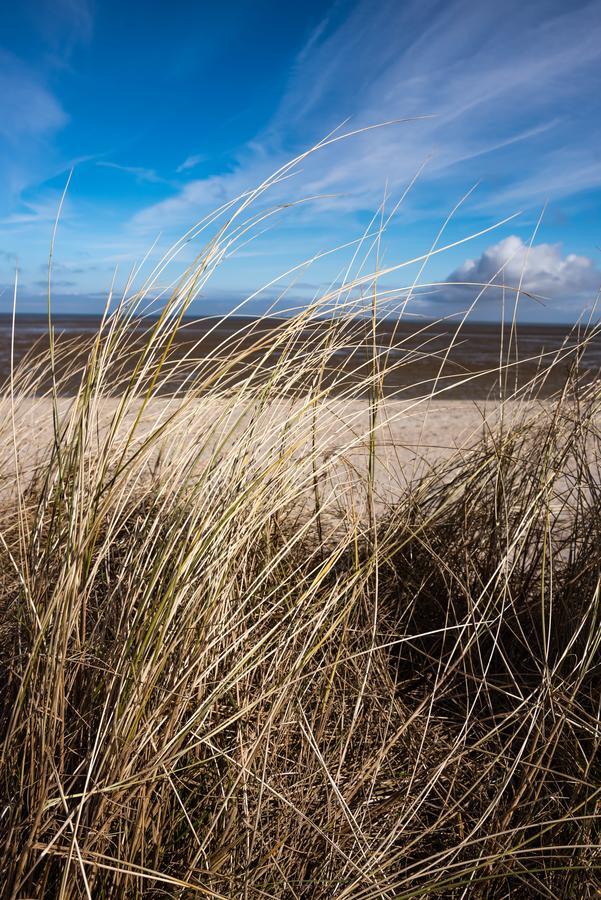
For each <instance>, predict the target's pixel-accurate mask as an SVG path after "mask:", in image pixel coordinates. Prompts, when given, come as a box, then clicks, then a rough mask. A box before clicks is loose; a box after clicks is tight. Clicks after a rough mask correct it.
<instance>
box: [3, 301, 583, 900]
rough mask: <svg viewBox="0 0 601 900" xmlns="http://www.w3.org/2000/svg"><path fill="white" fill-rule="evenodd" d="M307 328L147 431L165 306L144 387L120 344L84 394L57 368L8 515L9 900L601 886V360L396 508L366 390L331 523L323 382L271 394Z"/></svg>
mask: <svg viewBox="0 0 601 900" xmlns="http://www.w3.org/2000/svg"><path fill="white" fill-rule="evenodd" d="M109 326H110V329H112V330H110V331H109V333H108V337H107V338H106V340H107V341H108V342H109V343H110V341H113V342H114V344H115V346H117V350H118V354H119V357H118V358H119V359H122V358H123V357H124V356H126V355H127V353H126V349H125V350H124V341H125V337H123V335H124V334H125V330H124V331H123V332H121V331H119V327H120V326H119V324H118V322H117V325H115V324H114V322H112V323H111V320H109ZM304 326H305V322H304V321H303V318H302V316H301V318H300V321H299V322H298V323H296V324H294V323H292V324H291V323H286V324H285V325H283V326H282V331H283V333H284V338H282V339H280V337H279V336H278V334H276V333H274V337H273V339H272V340H274V341H275V340H280V341H281V342H280V346H281V347H282V348H283V349H282V352H281V355H280V362H278V364H277V368H276V369H275V370H274V371H273V372H271V374H269V375H268V377H265V376H264V373H263V375H262V377H261V381H260V383H259V384H258V385H256V386H253V385H252V384H250V385H249V384H248V383H246V384H244V385H243V386H242V387H240V388H239V389H235V388H232V387H231V385H229V386H228V391H229V393H226V392H225V391H224V390H222V386H220V385H219V383H217V384H216V382H215V376H214V373H213V371H212V370H210V369H206V367H205V368H201V370H200V373H201V374H200V375H198V377H197V382H195V384H196V387H195V388H194V391H192V390H191V389H190V390H189V391H188V393H184V394H183V395H182V396H181V397H180V398H179V399H178V400H177V402H176V403H175V406H174V407H173V408H174V410H175V411H174V412H173V413H172V412H171V407H170V406H169V404H167V405H166V406H159V407H157V409H158V412H157V413H156V416H155V417H154V419H153V424H152V426H151V428H150V431H148V432H144V431H143V430H142V431H140V422H141V418H140V415H141V414H140V409H141V408H145V407H146V406H147V404H148V403H149V401H150V400H151V399H153V396H154V394H153V392H155V393H156V391H155V386H156V385H157V374H160V371H161V365H163V364H164V363H165V361H166V360H167V361H168V360H169V356H168V354H167V352H166V350H165V347H167V348H168V346H169V335H170V332H169V329H167V330H166V332H165V335H164V336H163V337H162V338H161V340H158V339H156V335H157V333H158V331H157V326H156V325H153V326H152V331H151V338H150V339H149V343H148V344H147V345H142V349H141V350H140V351H139V352H140V354H141V355H140V357H139V360H138V362H139V364H138V365H137V366H136V365H134V366H133V367H130V368H129V369H127V370H126V375H125V376H124V377H125V384H123V383H121V382H120V383H119V384H116V383H114V382H113V383H111V381H110V378H109V376H108V375H107V366H106V361H104V362H103V361H102V358H103V352H104V344H103V343H101V342H100V340H99V341H98V342H96V343H94V345H93V346H92V348H91V350H90V353H89V358H88V361H87V363H86V365H85V366H84V369H83V371H82V372H80V373H79V384H80V387H79V388H78V392H77V394H76V396H75V398H74V399H72V400H71V401H69V403H68V405H67V407H66V409H62V407H61V408H60V409H59V402H58V394H59V391H58V390H57V388H56V385H55V386H54V388H53V391H52V393H51V396H50V401H49V402H51V406H52V411H53V422H54V425H53V432H52V440H51V441H50V442H49V444H48V447H47V450H46V456H45V457H44V458H43V459H42V462H41V463H40V465H39V466H38V468H37V470H36V473H35V474H34V475H30V476H28V477H26V474H25V472H24V471H23V472H21V475H20V480H19V482H18V484H17V493H16V494H12V495H10V499H9V501H7V502H6V503H5V508H4V510H3V521H2V531H1V535H2V547H1V554H2V570H1V576H2V581H1V590H2V597H1V609H2V625H1V644H0V652H1V666H2V682H1V684H2V686H1V695H0V698H1V709H0V712H1V720H2V734H3V738H2V744H1V754H2V755H1V766H2V768H1V777H2V782H1V783H2V793H3V803H2V810H1V813H2V814H1V816H0V853H1V858H2V860H3V879H4V882H3V894H4V896H6V897H11V898H15V900H16V898H21V900H22V898H24V897H36V898H42V897H44V898H45V897H48V898H50V897H52V898H54V897H59V898H77V897H88V898H89V897H93V898H102V897H125V898H129V897H131V898H135V897H145V898H154V897H156V898H158V897H165V896H170V897H181V898H183V897H192V896H197V895H199V896H205V897H227V898H230V897H240V898H245V900H246V898H257V900H258V898H265V897H274V898H291V900H292V898H324V900H325V898H332V897H337V898H354V900H367V898H380V897H383V898H393V897H413V896H444V897H452V898H454V897H458V898H459V897H464V896H473V897H487V898H488V897H490V898H501V897H508V896H511V897H516V898H520V897H533V896H541V897H561V898H563V897H570V896H574V897H593V896H597V894H598V892H599V887H600V884H599V865H600V861H599V849H600V840H599V803H600V791H599V784H600V777H599V776H600V774H601V773H600V762H599V741H600V739H601V728H600V723H599V709H600V703H601V696H600V683H601V682H600V672H599V665H600V649H599V645H600V642H601V628H600V624H601V622H600V617H601V609H600V599H599V592H600V585H601V571H600V558H599V543H600V538H601V513H600V509H601V506H600V504H599V500H600V497H599V493H600V480H599V431H598V412H599V400H600V399H601V393H600V389H599V386H598V384H595V383H589V384H588V386H587V385H585V386H583V387H579V385H578V382H577V380H574V381H573V383H572V384H571V385H570V386H569V389H566V391H565V392H564V393H563V394H562V395H561V396H559V397H558V398H556V400H555V401H554V402H549V403H545V404H541V405H540V406H538V407H537V409H536V411H535V412H532V413H525V414H524V415H523V416H522V417H521V419H519V421H518V420H512V421H509V422H508V421H506V420H505V419H504V418H501V419H500V421H498V422H497V423H496V424H495V425H494V426H491V428H490V430H489V431H488V432H486V433H485V434H484V436H483V438H482V440H481V441H480V443H479V444H477V445H476V446H473V447H471V448H469V450H468V449H466V450H465V452H463V453H462V454H459V455H458V456H455V457H454V458H452V459H451V460H450V461H448V462H446V463H441V464H439V465H438V466H435V467H434V468H433V469H432V470H430V471H429V472H428V473H427V474H426V475H423V477H421V478H420V479H419V480H417V481H414V482H412V483H410V484H409V485H408V486H407V488H406V490H405V492H404V494H403V496H402V497H401V499H400V500H399V501H398V503H397V504H396V505H395V507H394V509H392V510H390V511H388V512H387V513H386V515H383V514H381V513H380V512H378V510H377V509H376V507H375V506H374V503H373V496H372V493H373V467H374V465H375V464H376V462H377V447H376V443H375V440H372V439H373V438H374V434H375V423H376V421H377V416H378V414H381V415H383V413H378V410H379V407H378V402H379V401H378V397H379V394H378V393H377V391H375V390H371V393H370V394H369V396H370V397H371V399H370V400H369V409H370V416H371V423H372V425H371V429H370V432H369V435H368V437H369V438H370V441H371V443H370V450H369V465H368V466H367V469H366V474H365V476H362V478H363V482H362V484H363V487H364V488H365V491H364V493H365V495H366V497H367V506H366V508H367V511H368V516H367V519H365V518H363V519H360V518H357V516H353V515H350V514H349V515H348V516H347V518H344V517H342V519H340V518H339V520H338V522H337V524H336V527H330V526H329V525H328V522H329V521H330V520H329V519H328V514H329V513H332V511H333V506H332V502H330V501H329V500H328V497H327V495H326V492H325V488H324V487H323V485H324V481H323V479H322V475H323V474H324V473H323V471H321V470H320V466H322V462H321V460H322V458H323V454H322V453H321V450H320V447H319V440H320V438H319V433H318V432H317V431H315V429H314V422H315V419H314V413H315V409H316V406H315V397H316V396H317V394H316V393H315V390H314V391H313V393H309V395H305V394H301V395H299V394H298V391H297V395H296V396H297V401H298V402H299V403H300V412H298V409H297V408H295V409H297V411H295V412H294V414H293V415H292V417H291V418H290V419H286V418H285V419H284V420H282V419H281V418H280V419H271V418H270V416H271V412H270V410H271V408H272V400H273V399H274V398H277V397H280V396H282V395H284V394H286V392H287V390H288V388H290V385H294V384H298V383H300V382H299V380H298V379H296V375H295V372H296V370H297V369H298V366H299V365H301V363H299V360H300V359H302V360H304V362H302V365H303V366H304V367H305V368H304V370H303V372H302V375H303V379H302V382H303V384H306V382H307V381H309V382H310V383H311V384H313V385H314V386H315V385H317V386H318V387H319V383H320V382H319V379H320V377H321V375H322V374H323V372H324V370H325V364H324V361H323V360H324V358H327V359H329V360H331V359H333V358H335V355H336V352H337V345H336V341H335V331H334V330H332V331H331V332H330V333H328V334H327V335H326V338H325V339H324V343H323V347H322V350H320V351H319V352H317V353H316V356H315V359H313V360H312V361H311V362H310V365H311V366H313V369H312V370H309V368H308V365H309V364H308V363H307V362H306V355H305V356H303V352H302V351H303V347H302V340H301V338H300V337H299V335H300V334H301V332H302V329H303V327H304ZM169 327H171V326H169ZM174 327H176V326H174ZM287 329H288V334H289V338H286V330H287ZM332 329H334V326H332ZM347 330H348V329H347ZM115 335H116V337H115ZM136 339H137V338H136ZM103 340H104V338H103ZM345 340H347V338H346V337H345ZM152 341H154V342H155V345H154V349H153V344H152ZM286 341H287V343H286ZM297 349H298V355H297V356H295V355H294V354H295V353H296V351H297ZM80 350H81V348H79V349H78V354H79V355H78V359H80V358H81V352H80ZM112 352H115V353H116V352H117V351H116V350H115V351H112ZM320 353H321V354H322V355H321V356H320V355H319V354H320ZM240 354H241V358H242V359H244V358H245V354H247V348H242V350H241V351H240ZM157 360H158V362H157ZM282 360H283V362H282ZM78 364H79V363H78ZM67 369H68V366H67ZM132 370H133V372H134V374H133V376H132V375H131V374H128V373H131V371H132ZM44 371H45V372H46V375H47V369H46V370H44ZM119 371H120V372H121V374H120V375H119V377H122V370H121V369H120V370H119ZM311 372H313V374H314V377H311V378H309V377H308V376H309V375H311ZM374 372H375V373H376V375H375V376H374V381H372V382H371V383H369V384H367V387H370V388H374V385H375V384H376V380H377V378H379V377H381V374H382V372H381V369H380V368H378V367H375V368H374ZM67 374H68V377H69V378H72V377H73V372H72V371H71V372H70V373H69V372H68V373H67ZM46 375H44V377H46ZM201 376H202V377H201ZM20 377H22V378H23V379H25V380H24V381H22V382H21V387H23V385H25V386H26V387H27V388H28V389H29V390H30V389H31V385H32V383H35V379H34V380H33V381H32V377H33V376H32V375H31V372H30V371H29V370H28V372H27V374H26V375H23V376H20ZM66 377H67V376H66ZM136 378H137V379H138V382H137V383H138V385H142V387H141V388H139V389H137V391H136V390H134V389H133V388H132V383H133V382H132V379H134V380H135V379H136ZM202 378H204V379H205V381H202ZM128 379H129V380H128ZM295 379H296V380H295ZM335 380H336V379H335V378H334V379H330V383H331V382H332V381H335ZM199 382H200V383H199ZM19 384H20V382H19V381H18V379H16V380H14V381H13V383H12V385H11V389H10V398H11V402H12V398H14V396H15V394H16V393H17V388H18V387H19ZM211 385H212V387H211ZM266 385H267V387H266ZM341 385H342V387H341ZM365 386H366V385H365V384H364V385H363V387H365ZM338 387H339V389H340V390H343V389H344V380H343V379H342V377H340V378H338ZM156 390H158V388H156ZM236 390H238V392H237V393H236ZM103 398H104V399H103ZM106 398H109V399H110V398H113V400H114V398H117V400H116V401H115V402H113V401H111V402H113V405H112V406H110V404H109V415H108V422H105V424H104V425H103V426H102V427H100V425H99V417H100V414H101V413H102V410H103V409H105V407H103V406H102V403H108V400H106ZM119 398H125V399H124V400H121V401H120V400H119ZM174 402H175V401H174ZM136 404H137V405H136ZM140 404H141V406H140ZM194 404H196V405H194ZM211 404H212V405H211ZM61 409H62V411H61ZM240 409H242V410H243V412H242V413H240V412H239V411H240ZM249 409H250V410H251V412H250V414H249V412H248V410H249ZM13 410H14V404H13ZM191 410H192V414H191V412H190V411H191ZM203 410H204V413H205V414H204V416H203V415H202V411H203ZM128 411H129V413H130V414H131V416H130V418H129V419H128V418H127V415H126V413H127V412H128ZM249 416H250V417H249ZM528 416H530V418H529V417H528ZM132 423H133V424H132ZM192 423H196V424H195V425H194V428H196V430H194V429H193V428H192ZM13 437H14V436H13ZM226 437H227V440H226ZM9 444H10V442H9ZM307 446H308V447H309V451H308V452H299V447H300V448H301V450H302V449H303V448H305V449H306V447H307ZM311 448H312V449H311ZM308 499H309V500H310V502H309V504H308V512H307V502H308ZM328 504H329V505H328Z"/></svg>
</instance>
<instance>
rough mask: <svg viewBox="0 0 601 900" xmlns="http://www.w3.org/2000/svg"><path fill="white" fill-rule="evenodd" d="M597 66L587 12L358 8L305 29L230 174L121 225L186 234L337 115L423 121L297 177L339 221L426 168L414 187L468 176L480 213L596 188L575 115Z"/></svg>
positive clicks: (590, 10) (517, 7) (351, 147)
mask: <svg viewBox="0 0 601 900" xmlns="http://www.w3.org/2000/svg"><path fill="white" fill-rule="evenodd" d="M600 61H601V3H599V0H593V2H590V3H584V4H583V3H581V4H577V5H576V6H571V7H570V8H569V9H568V8H567V7H565V6H564V5H563V4H560V3H555V2H534V3H532V4H521V3H518V2H516V0H512V2H510V3H509V4H508V6H507V7H506V8H505V10H504V14H503V15H502V16H501V15H499V12H498V10H497V9H496V8H495V6H494V4H479V5H474V4H473V3H471V2H468V0H454V2H450V3H446V4H441V3H439V2H435V0H427V2H425V3H423V2H417V0H413V2H408V3H404V4H398V3H396V2H393V0H390V2H382V3H379V4H375V5H374V4H373V3H371V2H368V0H363V2H360V3H358V4H357V5H356V6H355V8H354V9H353V10H352V11H351V13H350V15H347V16H346V18H343V19H342V20H340V21H336V19H335V16H334V14H332V16H330V17H329V18H328V19H325V20H324V21H323V22H322V23H321V25H320V26H319V28H318V29H316V31H315V32H314V33H313V35H312V36H311V38H310V39H309V41H308V42H307V44H306V45H305V47H304V48H303V50H302V51H301V53H300V54H299V55H298V56H297V59H296V61H295V64H294V66H293V68H292V73H291V76H290V79H289V83H288V87H287V89H286V91H285V93H284V95H283V97H282V99H281V102H280V104H279V107H278V109H277V110H276V112H275V114H274V115H273V117H272V119H271V121H270V122H269V124H268V126H267V127H266V128H264V129H263V130H262V131H261V132H260V133H259V134H258V135H256V138H255V140H254V141H253V142H251V143H249V144H247V145H245V146H244V147H242V148H240V150H239V151H238V153H237V154H236V155H235V159H234V162H233V165H232V168H231V171H229V172H226V173H223V174H221V175H217V176H215V175H213V176H212V177H210V178H207V179H193V180H191V181H189V182H188V183H187V184H186V185H185V186H184V187H183V188H181V189H180V190H178V191H177V192H176V193H174V195H173V197H171V198H167V199H166V200H164V201H162V202H160V203H157V204H154V205H152V206H150V207H148V208H146V209H144V210H142V211H141V212H140V213H139V214H138V215H137V216H136V217H135V219H134V221H135V224H136V225H138V226H140V227H143V228H146V227H148V228H155V227H156V225H157V223H159V222H160V223H161V225H162V226H164V225H165V224H172V225H174V226H175V225H181V224H184V223H187V222H190V221H191V220H193V219H194V218H195V217H196V215H197V214H199V213H201V212H202V210H203V204H205V203H209V202H212V201H213V200H214V198H215V197H216V196H218V197H219V198H221V199H225V198H229V197H232V196H235V195H237V194H238V193H240V192H241V190H244V189H248V188H249V187H252V186H254V184H256V183H257V182H259V181H260V180H261V179H262V178H264V177H265V176H266V175H267V174H268V173H269V172H270V171H272V170H273V169H275V168H277V166H278V165H279V164H281V162H282V161H283V160H285V159H286V158H288V157H289V156H291V155H294V153H295V152H296V151H297V150H298V149H299V148H301V147H305V146H306V145H307V143H308V142H309V141H310V140H317V139H319V138H320V137H323V136H324V135H325V134H326V133H327V132H328V131H329V130H330V129H332V128H335V127H336V126H337V125H339V124H340V123H341V121H342V120H344V119H345V118H346V117H347V116H350V117H352V122H351V126H350V127H360V126H362V125H366V124H370V123H374V122H382V121H386V120H390V119H396V118H405V117H417V116H424V115H428V116H429V118H425V119H422V120H421V121H416V122H413V123H412V124H410V125H405V126H399V127H390V128H388V129H382V130H378V131H374V132H368V133H366V134H364V135H363V136H361V137H360V138H358V139H356V140H354V141H351V142H348V143H347V142H343V143H341V144H338V145H337V147H336V152H335V156H334V155H330V154H319V155H317V156H315V157H314V159H312V160H309V161H308V162H307V163H306V164H305V165H304V168H305V172H304V176H303V191H305V192H306V193H307V194H312V193H317V192H341V193H343V194H344V195H345V196H344V207H345V208H347V209H350V210H358V209H363V208H365V207H369V206H372V205H373V202H374V198H376V197H379V196H380V195H381V192H382V188H383V184H384V181H385V179H388V184H389V187H390V188H391V189H394V188H397V187H400V186H401V185H403V184H404V183H406V181H407V180H408V178H410V177H411V176H412V175H413V173H414V172H415V171H416V170H417V168H418V167H419V166H420V165H421V164H422V163H423V161H424V160H425V159H426V158H427V157H431V160H430V162H429V164H428V167H427V170H426V173H425V176H424V177H425V178H426V179H430V180H431V181H432V183H438V182H440V180H441V179H447V180H449V181H450V182H453V181H456V182H457V184H462V186H464V187H465V186H466V182H467V181H468V180H470V179H472V180H473V179H475V178H481V179H483V180H484V184H485V188H484V190H485V192H486V195H485V198H484V202H485V203H488V202H490V203H491V204H492V205H495V206H497V207H498V206H499V205H501V206H503V207H506V206H508V205H512V206H514V208H515V206H516V205H518V204H520V205H521V204H526V205H527V204H532V203H537V202H540V200H541V199H542V198H543V196H544V188H545V185H547V186H548V189H550V190H551V191H557V194H558V195H559V194H561V195H562V196H565V195H567V194H573V193H575V192H578V191H583V190H587V189H591V188H594V187H597V186H600V185H601V169H600V166H599V159H598V156H597V155H596V151H595V146H597V145H598V141H599V139H600V138H601V124H600V123H599V121H598V116H587V109H593V107H594V104H595V103H596V99H595V97H596V92H597V91H598V90H599V87H600V86H601V85H600V82H601V77H600V73H601V68H600V66H599V62H600ZM575 96H577V97H578V106H577V107H576V105H575V104H574V97H575ZM475 160H477V164H476V165H473V164H472V163H473V161H475ZM566 165H568V166H570V167H571V168H570V170H569V171H566ZM190 168H191V167H190ZM182 171H185V168H184V169H183V170H182ZM487 179H489V180H490V183H489V184H488V183H487ZM487 184H488V186H487ZM458 190H459V188H458ZM441 208H442V207H441Z"/></svg>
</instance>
